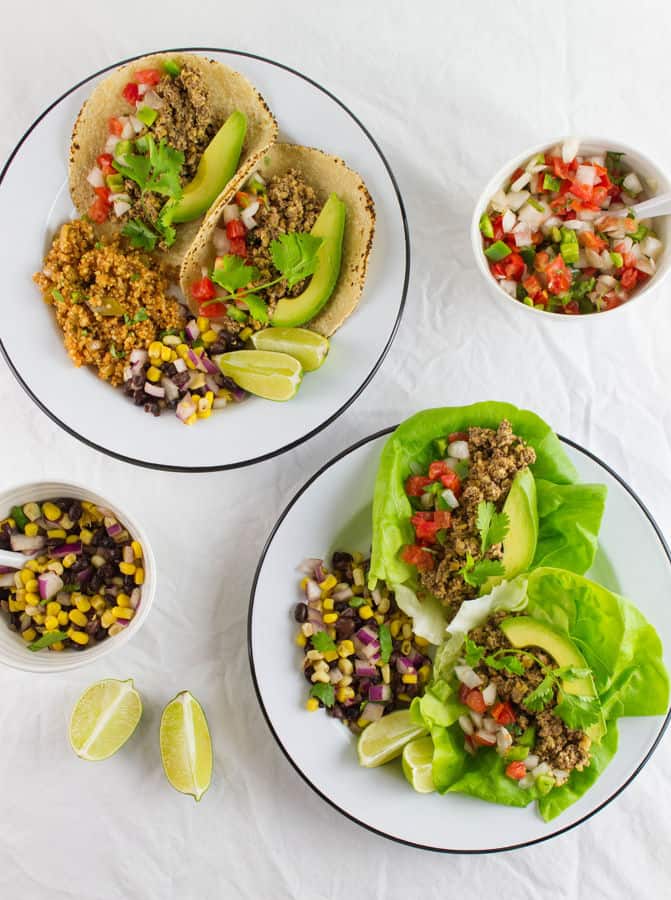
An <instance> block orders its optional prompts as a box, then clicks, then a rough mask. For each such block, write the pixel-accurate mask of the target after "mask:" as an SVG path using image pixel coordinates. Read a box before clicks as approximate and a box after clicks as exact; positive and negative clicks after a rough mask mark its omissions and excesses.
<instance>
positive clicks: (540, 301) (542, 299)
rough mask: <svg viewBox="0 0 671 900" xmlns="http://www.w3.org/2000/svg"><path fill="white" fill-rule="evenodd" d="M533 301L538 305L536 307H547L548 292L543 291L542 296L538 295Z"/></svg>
mask: <svg viewBox="0 0 671 900" xmlns="http://www.w3.org/2000/svg"><path fill="white" fill-rule="evenodd" d="M533 301H534V303H535V304H536V306H547V305H548V292H547V291H541V292H540V294H536V296H535V297H534V298H533Z"/></svg>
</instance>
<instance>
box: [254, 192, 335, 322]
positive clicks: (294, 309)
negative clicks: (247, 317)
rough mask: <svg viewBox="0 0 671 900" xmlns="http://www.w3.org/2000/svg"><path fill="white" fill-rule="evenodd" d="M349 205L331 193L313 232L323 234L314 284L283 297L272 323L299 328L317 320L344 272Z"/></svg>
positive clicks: (311, 282) (315, 234)
mask: <svg viewBox="0 0 671 900" xmlns="http://www.w3.org/2000/svg"><path fill="white" fill-rule="evenodd" d="M345 213H346V207H345V204H344V203H343V202H342V200H341V199H340V198H339V197H338V195H337V194H331V196H330V197H329V198H328V200H327V201H326V203H325V204H324V208H323V209H322V211H321V212H320V213H319V216H318V217H317V221H316V222H315V224H314V225H313V226H312V231H311V234H313V235H314V236H315V237H320V238H321V239H322V243H321V245H320V247H319V249H318V250H317V268H316V269H315V273H314V275H313V276H312V278H311V279H310V283H309V284H308V286H307V287H306V288H305V290H304V291H303V293H302V294H299V295H298V296H297V297H283V298H282V299H281V300H280V301H279V302H278V304H277V306H276V307H275V310H274V312H273V314H272V316H271V320H270V324H271V325H274V326H275V327H280V328H295V327H297V326H298V325H304V324H305V323H306V322H309V321H310V319H314V317H315V316H316V315H317V313H318V312H319V310H320V309H321V308H322V307H323V306H325V304H326V303H327V302H328V299H329V297H330V296H331V294H332V293H333V289H334V288H335V286H336V282H337V281H338V275H339V274H340V263H341V260H342V244H343V237H344V235H345Z"/></svg>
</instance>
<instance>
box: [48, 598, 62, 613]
mask: <svg viewBox="0 0 671 900" xmlns="http://www.w3.org/2000/svg"><path fill="white" fill-rule="evenodd" d="M60 611H61V604H60V603H59V602H58V600H50V601H49V602H48V603H47V615H48V616H57V615H58V614H59V612H60Z"/></svg>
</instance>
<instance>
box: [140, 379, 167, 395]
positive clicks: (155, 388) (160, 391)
mask: <svg viewBox="0 0 671 900" xmlns="http://www.w3.org/2000/svg"><path fill="white" fill-rule="evenodd" d="M144 392H145V394H149V396H150V397H157V398H158V399H159V400H162V399H163V398H164V397H165V388H164V387H161V386H160V385H158V384H152V383H151V381H145V383H144Z"/></svg>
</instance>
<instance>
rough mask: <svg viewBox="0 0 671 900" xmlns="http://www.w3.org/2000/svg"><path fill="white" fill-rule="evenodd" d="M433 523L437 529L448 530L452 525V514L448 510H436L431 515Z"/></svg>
mask: <svg viewBox="0 0 671 900" xmlns="http://www.w3.org/2000/svg"><path fill="white" fill-rule="evenodd" d="M433 521H434V522H435V523H436V524H437V525H438V529H439V530H440V529H441V528H450V527H451V525H452V513H451V512H450V511H449V509H437V510H436V511H435V512H434V514H433Z"/></svg>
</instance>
